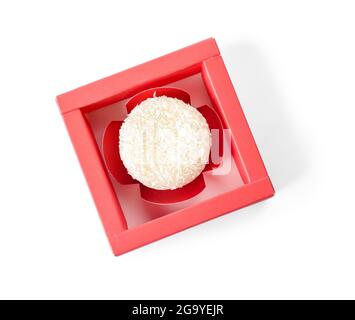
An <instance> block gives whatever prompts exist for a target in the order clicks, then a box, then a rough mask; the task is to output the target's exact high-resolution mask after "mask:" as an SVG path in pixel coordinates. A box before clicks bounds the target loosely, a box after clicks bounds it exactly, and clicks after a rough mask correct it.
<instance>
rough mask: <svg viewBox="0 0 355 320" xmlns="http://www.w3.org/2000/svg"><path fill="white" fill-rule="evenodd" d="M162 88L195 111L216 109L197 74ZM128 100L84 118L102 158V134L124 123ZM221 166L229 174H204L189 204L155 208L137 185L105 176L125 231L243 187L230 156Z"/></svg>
mask: <svg viewBox="0 0 355 320" xmlns="http://www.w3.org/2000/svg"><path fill="white" fill-rule="evenodd" d="M165 87H175V88H179V89H182V90H184V91H186V92H188V93H189V94H190V97H191V105H192V106H193V107H196V108H198V107H201V106H203V105H208V106H210V107H212V108H214V109H215V107H214V105H213V103H212V101H211V100H210V97H209V95H208V92H207V89H206V87H205V85H204V82H203V79H202V77H201V74H196V75H193V76H190V77H187V78H184V79H182V80H179V81H176V82H172V83H168V84H166V85H165ZM147 89H148V88H147ZM129 99H130V98H128V99H125V100H121V101H119V102H117V103H114V104H111V105H109V106H106V107H104V108H100V109H98V110H95V111H91V112H88V113H86V114H85V115H86V118H87V120H88V123H89V125H90V126H91V129H92V132H93V134H94V137H95V139H96V142H97V145H98V148H99V150H100V152H101V155H103V151H102V138H103V134H104V131H105V129H106V127H107V126H108V125H109V124H110V122H111V121H122V120H124V119H125V117H126V116H127V112H126V108H125V105H126V103H127V101H128V100H129ZM215 110H216V109H215ZM222 121H223V119H222ZM117 152H118V133H117ZM223 162H224V163H229V164H230V170H228V172H229V173H228V174H225V175H215V174H214V173H213V171H210V172H206V173H203V176H204V181H205V185H206V187H205V189H204V190H203V191H202V192H201V193H199V194H198V195H196V196H194V197H192V198H190V199H188V200H185V201H182V202H179V203H174V204H156V203H151V202H148V201H146V200H144V199H142V198H141V195H140V187H139V184H138V183H137V184H131V185H123V184H120V183H118V182H117V180H116V179H115V178H114V177H112V176H111V174H109V173H108V174H109V177H110V180H111V182H112V186H113V188H114V190H115V193H116V196H117V198H118V201H119V203H120V205H121V208H122V210H123V214H124V216H125V218H126V220H127V225H128V228H132V227H135V226H137V225H140V224H143V223H146V222H148V221H150V220H153V219H157V218H159V217H161V216H164V215H167V214H170V213H172V212H175V211H179V210H182V209H184V208H187V207H190V206H192V205H194V204H197V203H200V202H203V201H205V200H207V199H211V198H213V197H215V196H218V195H220V194H223V193H226V192H228V191H232V190H235V189H237V188H239V187H241V186H243V185H244V182H243V179H242V178H241V174H240V170H239V169H238V167H237V164H236V161H235V159H234V158H233V155H230V153H228V152H227V153H225V154H224V155H223Z"/></svg>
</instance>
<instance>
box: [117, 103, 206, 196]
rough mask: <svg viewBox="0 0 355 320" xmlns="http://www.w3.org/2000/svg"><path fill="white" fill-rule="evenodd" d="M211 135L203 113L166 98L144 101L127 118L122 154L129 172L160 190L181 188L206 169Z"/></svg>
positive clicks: (121, 131)
mask: <svg viewBox="0 0 355 320" xmlns="http://www.w3.org/2000/svg"><path fill="white" fill-rule="evenodd" d="M210 149H211V133H210V129H209V127H208V124H207V122H206V120H205V118H204V117H203V116H202V114H201V113H200V112H199V111H197V110H196V109H195V108H193V107H192V106H190V105H188V104H186V103H185V102H183V101H181V100H179V99H176V98H169V97H166V96H161V97H153V98H149V99H146V100H144V101H143V102H141V103H140V104H139V105H138V106H137V107H135V108H134V109H133V110H132V112H131V113H130V114H129V115H128V117H127V118H126V119H125V121H124V123H123V124H122V126H121V129H120V132H119V152H120V156H121V159H122V161H123V164H124V165H125V167H126V168H127V171H128V173H129V174H130V175H131V176H132V177H133V178H134V179H136V180H138V181H139V182H141V183H142V184H144V185H145V186H147V187H149V188H153V189H157V190H169V189H170V190H173V189H177V188H181V187H183V186H184V185H186V184H188V183H190V182H191V181H193V180H194V179H195V178H197V177H198V176H199V175H200V173H201V172H202V171H203V169H204V168H205V166H206V164H207V162H208V159H209V154H210Z"/></svg>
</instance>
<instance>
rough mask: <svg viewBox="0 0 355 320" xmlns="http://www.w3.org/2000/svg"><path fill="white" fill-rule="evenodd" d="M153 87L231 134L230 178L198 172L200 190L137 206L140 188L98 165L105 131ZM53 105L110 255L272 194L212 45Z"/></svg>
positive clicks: (183, 51)
mask: <svg viewBox="0 0 355 320" xmlns="http://www.w3.org/2000/svg"><path fill="white" fill-rule="evenodd" d="M156 87H175V88H178V89H182V90H184V91H185V92H187V93H188V94H189V95H190V98H191V104H192V106H194V107H196V108H198V107H201V106H204V105H207V106H209V107H211V108H213V109H214V110H215V112H216V113H217V114H218V115H219V117H220V119H221V120H222V122H223V127H224V128H225V129H228V130H229V132H230V135H231V151H232V152H231V155H229V154H228V152H227V153H224V155H223V157H224V158H223V160H224V161H223V162H224V163H229V162H228V160H229V159H230V160H231V161H230V164H231V170H230V171H229V173H228V174H227V175H215V174H214V171H210V172H205V173H203V178H204V183H205V188H204V189H203V191H202V192H200V193H199V194H197V195H196V196H193V197H191V198H189V199H187V200H184V201H181V202H177V203H168V204H159V203H152V202H149V201H146V200H144V199H142V197H141V194H140V191H139V185H138V184H121V183H119V182H118V181H117V180H116V179H115V178H114V177H113V176H112V175H111V174H110V170H109V168H108V167H107V166H106V163H105V159H104V153H103V142H102V141H103V134H104V132H105V129H106V128H107V126H108V125H109V124H110V123H111V122H112V121H119V120H124V118H125V116H126V115H127V111H126V108H125V106H126V103H127V101H129V100H130V98H131V97H133V96H134V95H136V94H137V93H139V92H142V91H143V90H146V89H149V88H156ZM57 102H58V104H59V107H60V110H61V113H62V115H63V118H64V121H65V123H66V126H67V129H68V132H69V135H70V137H71V140H72V143H73V145H74V147H75V150H76V153H77V155H78V158H79V161H80V163H81V166H82V168H83V171H84V174H85V176H86V179H87V182H88V184H89V187H90V190H91V192H92V195H93V198H94V201H95V204H96V206H97V209H98V212H99V214H100V217H101V220H102V222H103V225H104V227H105V231H106V234H107V236H108V239H109V241H110V244H111V246H112V249H113V252H114V253H115V254H116V255H119V254H122V253H125V252H127V251H130V250H132V249H135V248H137V247H140V246H142V245H145V244H148V243H150V242H152V241H155V240H158V239H161V238H163V237H166V236H168V235H171V234H173V233H176V232H178V231H181V230H183V229H186V228H188V227H191V226H194V225H196V224H199V223H201V222H204V221H207V220H209V219H212V218H215V217H217V216H219V215H222V214H224V213H227V212H230V211H232V210H235V209H238V208H241V207H243V206H246V205H249V204H251V203H254V202H257V201H260V200H263V199H265V198H268V197H270V196H272V195H273V194H274V189H273V187H272V184H271V181H270V179H269V177H268V175H267V172H266V170H265V167H264V164H263V162H262V159H261V157H260V154H259V152H258V149H257V147H256V144H255V142H254V139H253V136H252V134H251V132H250V129H249V126H248V124H247V121H246V119H245V117H244V114H243V111H242V109H241V106H240V104H239V101H238V98H237V96H236V94H235V91H234V88H233V85H232V83H231V81H230V78H229V76H228V73H227V70H226V68H225V66H224V63H223V60H222V58H221V56H220V52H219V49H218V47H217V44H216V42H215V40H214V39H208V40H205V41H202V42H200V43H197V44H195V45H192V46H190V47H187V48H184V49H181V50H179V51H176V52H174V53H171V54H169V55H166V56H163V57H161V58H158V59H155V60H152V61H150V62H147V63H145V64H142V65H139V66H137V67H134V68H132V69H129V70H126V71H123V72H120V73H118V74H115V75H113V76H111V77H108V78H105V79H102V80H99V81H96V82H94V83H91V84H89V85H86V86H84V87H81V88H78V89H75V90H73V91H71V92H68V93H65V94H63V95H60V96H58V97H57ZM117 152H118V132H117ZM228 157H230V158H228ZM218 169H219V168H218Z"/></svg>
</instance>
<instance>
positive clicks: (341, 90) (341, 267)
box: [0, 0, 355, 299]
mask: <svg viewBox="0 0 355 320" xmlns="http://www.w3.org/2000/svg"><path fill="white" fill-rule="evenodd" d="M354 13H355V8H354V2H353V1H243V2H240V1H207V0H204V1H201V2H199V1H191V0H190V1H181V0H179V1H175V2H171V1H101V0H100V1H63V0H61V1H35V0H34V1H15V0H13V1H1V2H0V104H1V115H0V123H1V125H0V142H1V145H0V146H1V149H0V150H1V158H0V298H117V299H119V298H147V299H155V298H176V299H180V298H186V299H188V298H201V299H203V298H211V299H214V298H234V299H238V298H241V299H249V298H271V299H276V298H306V299H307V298H355V254H354V252H355V250H354V246H355V205H354V191H355V190H354V189H355V188H354V182H355V174H354V166H355V150H354V149H355V146H354V142H353V140H354V137H355V129H354V127H355V125H354V117H355V94H354V93H355V86H354V85H355V77H354V75H355V40H354V38H355V37H354V30H355V19H354ZM210 36H213V37H215V38H216V39H217V41H218V44H219V46H220V49H221V52H222V54H223V56H224V59H225V62H226V65H227V68H228V70H229V72H230V75H231V78H232V80H233V82H234V84H235V87H236V90H237V93H238V96H239V98H240V101H241V103H242V105H243V108H244V111H245V113H246V116H247V118H248V121H249V123H250V126H251V129H252V131H253V133H254V135H255V139H256V141H257V144H258V146H259V148H260V152H261V154H262V156H263V159H264V161H265V164H266V166H267V168H268V171H269V174H270V176H271V178H272V181H273V182H274V185H275V188H276V192H277V193H276V196H275V197H274V198H272V199H270V200H268V201H266V202H263V203H259V204H257V205H254V206H251V207H248V208H245V209H242V210H240V211H238V212H235V213H232V214H229V215H226V216H223V217H221V218H218V219H215V220H213V221H211V222H208V223H205V224H203V225H200V226H198V227H195V228H193V229H190V230H188V231H185V232H182V233H179V234H177V235H174V236H172V237H170V238H168V239H165V240H162V241H159V242H156V243H154V244H152V245H149V246H146V247H144V248H142V249H139V250H136V251H133V252H131V253H129V254H126V255H124V256H121V257H118V258H115V257H114V256H113V255H112V254H111V250H110V248H109V245H108V243H107V240H106V238H105V235H104V232H103V230H102V227H101V223H100V220H99V218H98V215H97V212H96V209H95V206H94V204H93V201H92V199H91V196H90V193H89V190H88V188H87V185H86V182H85V179H84V177H83V174H82V172H81V169H80V167H79V164H78V161H77V158H76V155H75V153H74V151H73V148H72V146H71V143H70V140H69V137H68V134H67V132H66V130H65V127H64V124H63V121H62V119H61V117H60V114H59V111H58V109H57V106H56V104H55V96H56V95H57V94H60V93H63V92H65V91H68V90H70V89H72V88H75V87H78V86H80V85H82V84H85V83H88V82H91V81H93V80H96V79H99V78H102V77H104V76H108V75H111V74H113V73H116V72H118V71H120V70H123V69H126V68H128V67H131V66H134V65H136V64H138V63H141V62H144V61H146V60H149V59H152V58H155V57H157V56H160V55H162V54H165V53H169V52H170V51H173V50H176V49H179V48H181V47H184V46H186V45H189V44H192V43H194V42H197V41H200V40H203V39H205V38H208V37H210Z"/></svg>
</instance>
